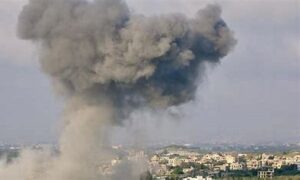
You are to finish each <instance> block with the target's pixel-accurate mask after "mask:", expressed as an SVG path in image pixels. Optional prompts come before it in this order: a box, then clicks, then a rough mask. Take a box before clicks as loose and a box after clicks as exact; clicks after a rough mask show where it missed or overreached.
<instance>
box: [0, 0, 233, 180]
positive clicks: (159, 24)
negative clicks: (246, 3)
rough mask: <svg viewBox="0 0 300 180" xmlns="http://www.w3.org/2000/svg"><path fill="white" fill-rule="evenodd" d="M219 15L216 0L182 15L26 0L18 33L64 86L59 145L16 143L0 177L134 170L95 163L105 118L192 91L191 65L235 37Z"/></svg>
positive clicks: (100, 0)
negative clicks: (38, 147) (41, 147)
mask: <svg viewBox="0 0 300 180" xmlns="http://www.w3.org/2000/svg"><path fill="white" fill-rule="evenodd" d="M220 15H221V9H220V7H219V6H217V5H209V6H207V7H206V8H205V9H202V10H200V11H199V12H198V13H197V14H196V16H195V17H194V18H191V19H190V18H187V17H185V16H184V15H182V14H169V15H161V16H153V17H145V16H142V15H136V14H132V13H131V12H130V11H129V8H128V7H127V5H126V3H125V2H123V1H121V0H94V1H87V0H29V3H28V4H27V5H26V6H25V7H24V8H23V10H22V12H21V14H20V16H19V23H18V35H19V37H21V38H22V39H26V40H31V41H33V42H36V43H37V44H38V45H39V48H40V51H39V52H40V58H39V59H40V62H41V66H42V69H43V70H44V71H45V73H47V74H49V75H50V76H51V78H52V79H53V82H54V85H55V88H56V89H57V90H58V91H59V92H61V93H62V94H64V95H65V96H66V107H65V111H64V116H63V119H64V121H65V127H64V129H63V131H62V134H61V137H60V142H59V155H57V156H52V155H51V154H50V153H49V152H47V151H45V152H39V153H36V152H34V151H30V150H29V151H24V152H22V153H21V157H20V158H19V159H18V160H17V161H16V162H14V163H12V164H10V165H8V166H5V167H3V168H2V167H1V168H0V179H10V180H23V179H24V180H25V179H32V180H70V179H72V180H86V179H89V180H99V179H102V180H103V179H105V180H109V179H112V180H119V179H120V177H122V179H125V180H135V179H138V175H139V174H140V172H139V171H138V170H137V169H134V170H133V171H134V172H128V171H129V170H126V169H124V167H128V164H131V162H128V163H127V162H126V161H125V162H124V163H125V164H124V165H122V164H121V165H119V166H118V167H116V168H115V172H116V173H115V174H113V175H112V176H107V175H104V174H103V173H101V167H102V166H103V165H104V166H106V165H107V164H110V162H111V159H113V158H115V155H116V154H114V153H113V152H112V151H111V149H110V148H109V142H108V141H109V137H110V135H109V133H110V129H111V126H112V125H113V124H114V123H115V122H116V121H117V122H120V121H119V120H120V119H121V117H123V118H124V115H126V114H128V113H130V112H131V109H132V108H135V107H139V106H141V105H144V106H149V107H154V108H165V107H169V106H175V105H179V104H181V103H185V102H187V101H189V100H191V99H192V98H193V97H194V95H195V90H196V88H197V84H196V80H197V78H199V76H200V77H201V75H202V73H203V71H201V68H199V67H200V66H201V65H202V64H203V63H205V62H208V63H218V62H219V60H220V58H222V57H223V56H225V55H227V53H228V52H229V51H230V50H231V49H232V47H233V46H234V45H235V43H236V41H235V39H234V38H233V35H232V32H231V31H230V30H229V29H228V27H227V26H226V24H225V22H224V21H223V20H222V18H221V17H220ZM134 164H138V163H134ZM22 167H26V168H22ZM132 167H134V166H132ZM139 167H142V166H139ZM18 169H24V170H23V171H18ZM127 169H128V168H127ZM141 171H142V170H141ZM16 172H18V173H16ZM123 172H127V173H126V174H124V173H123Z"/></svg>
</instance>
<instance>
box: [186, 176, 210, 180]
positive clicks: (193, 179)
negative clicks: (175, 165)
mask: <svg viewBox="0 0 300 180" xmlns="http://www.w3.org/2000/svg"><path fill="white" fill-rule="evenodd" d="M183 180H212V178H211V177H206V178H204V177H203V176H197V177H186V178H183Z"/></svg>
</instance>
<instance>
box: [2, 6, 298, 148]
mask: <svg viewBox="0 0 300 180" xmlns="http://www.w3.org/2000/svg"><path fill="white" fill-rule="evenodd" d="M26 2H27V1H26V0H1V1H0V27H1V29H0V82H1V83H0V143H39V142H55V141H56V139H57V136H58V134H59V132H60V128H62V124H61V121H60V114H61V111H62V107H63V105H62V104H63V103H62V101H61V99H59V97H57V96H55V95H54V93H53V89H52V87H51V81H50V80H49V78H48V77H47V76H46V75H44V74H43V72H41V70H40V67H39V63H38V59H37V57H38V55H37V51H36V49H37V47H36V45H34V44H32V43H30V42H25V41H22V40H19V39H18V38H17V37H16V35H15V34H16V33H15V31H16V23H17V16H18V13H19V12H20V10H21V9H22V6H23V5H24V4H26ZM127 2H128V4H129V7H130V8H131V10H132V11H133V12H135V13H141V14H145V15H158V14H162V13H174V12H179V13H184V14H186V15H187V16H191V17H192V16H193V15H194V14H195V13H196V12H197V10H198V9H200V8H202V7H204V6H205V5H206V4H207V3H218V4H220V5H221V7H222V11H223V18H224V20H225V21H226V23H227V25H228V26H229V27H230V28H231V29H232V30H233V31H234V32H235V36H236V38H237V40H238V44H237V46H236V48H235V49H234V51H233V52H231V53H230V54H229V55H228V56H227V57H225V58H224V59H222V61H221V63H220V64H219V65H217V66H214V67H208V68H207V70H206V71H207V73H206V77H205V79H204V80H202V82H199V83H201V84H200V86H199V89H198V91H197V97H196V99H195V100H194V101H192V102H190V103H187V104H185V105H182V106H180V107H172V108H170V109H169V110H168V113H166V112H153V111H150V110H143V111H136V112H134V113H133V114H132V116H131V117H130V120H128V121H126V123H125V125H124V127H118V128H116V129H115V131H116V132H118V133H117V135H116V138H117V139H119V138H120V137H122V138H124V139H125V138H126V139H127V141H128V139H129V140H130V141H133V142H135V141H151V142H152V141H173V140H174V141H176V140H183V141H187V142H188V141H190V142H195V141H197V142H232V143H264V142H271V141H272V142H280V143H285V142H300V14H299V13H298V12H299V11H300V0H244V1H240V0H227V1H212V0H127Z"/></svg>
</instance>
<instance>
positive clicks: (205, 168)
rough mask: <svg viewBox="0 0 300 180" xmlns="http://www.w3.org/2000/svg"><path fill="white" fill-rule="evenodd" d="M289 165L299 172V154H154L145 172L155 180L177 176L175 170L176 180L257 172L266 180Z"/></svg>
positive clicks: (169, 152) (180, 151)
mask: <svg viewBox="0 0 300 180" xmlns="http://www.w3.org/2000/svg"><path fill="white" fill-rule="evenodd" d="M292 164H295V165H297V166H298V170H300V153H291V154H266V153H262V154H256V153H247V154H241V153H207V154H202V153H198V152H193V151H188V150H180V149H179V150H178V149H177V150H168V151H164V152H160V153H156V154H154V155H152V156H151V157H150V158H149V169H150V172H151V173H152V174H153V175H155V176H157V177H167V176H171V175H172V174H174V169H177V172H178V168H180V169H181V170H182V172H181V173H180V174H181V175H180V176H181V177H185V178H186V179H193V178H192V177H196V176H197V175H202V176H204V177H219V176H220V174H222V173H223V174H226V172H227V173H228V172H234V171H247V170H257V174H258V175H259V176H261V177H270V176H273V173H274V169H280V168H281V167H283V166H286V165H292ZM186 176H187V177H186ZM202 176H198V177H196V179H197V178H198V179H201V178H203V177H202ZM162 179H163V178H162ZM194 179H195V178H194Z"/></svg>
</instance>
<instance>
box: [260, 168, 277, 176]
mask: <svg viewBox="0 0 300 180" xmlns="http://www.w3.org/2000/svg"><path fill="white" fill-rule="evenodd" d="M257 176H258V178H272V177H273V176H274V169H268V170H263V171H258V173H257Z"/></svg>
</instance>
